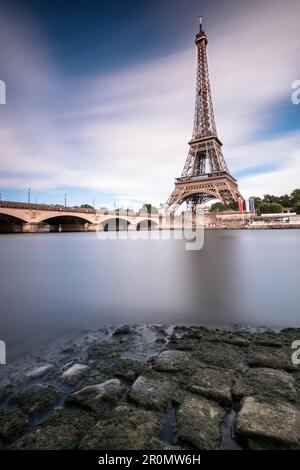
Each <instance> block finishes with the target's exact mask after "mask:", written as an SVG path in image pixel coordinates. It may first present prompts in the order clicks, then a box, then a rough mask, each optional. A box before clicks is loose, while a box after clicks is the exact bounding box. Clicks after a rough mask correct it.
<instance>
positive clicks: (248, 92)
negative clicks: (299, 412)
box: [0, 0, 300, 203]
mask: <svg viewBox="0 0 300 470" xmlns="http://www.w3.org/2000/svg"><path fill="white" fill-rule="evenodd" d="M254 3H255V6H256V8H254V5H253V2H252V8H251V10H249V11H247V12H246V11H245V10H244V11H243V13H242V14H241V10H240V9H239V10H237V12H231V16H229V15H228V18H225V19H223V22H222V29H221V31H220V33H219V34H216V33H215V34H212V38H211V39H212V40H211V43H209V57H210V65H211V78H212V84H213V98H214V104H215V109H216V120H217V127H218V129H219V135H220V138H221V140H223V141H224V143H225V146H224V154H225V158H226V159H227V162H228V165H229V167H230V169H231V171H232V173H233V174H235V173H239V174H240V186H241V190H242V192H243V193H244V194H245V195H246V196H247V195H250V194H253V193H258V194H263V193H264V192H274V193H279V192H287V191H289V190H291V189H293V188H294V187H296V186H299V183H298V181H299V176H300V160H299V157H300V155H299V150H298V149H299V148H300V147H299V143H300V142H299V135H298V133H295V132H293V133H292V132H289V133H288V132H286V130H285V133H283V134H282V135H281V136H280V137H276V138H274V137H273V138H266V137H262V136H263V134H264V130H267V129H269V128H270V127H271V126H272V120H273V119H274V115H273V112H274V110H275V109H277V110H278V106H279V105H280V103H281V102H289V103H290V106H293V105H292V104H291V102H290V93H291V90H290V86H291V82H292V81H293V80H294V79H296V78H299V77H297V74H299V69H298V66H297V61H296V57H299V54H300V40H299V39H300V33H299V28H298V18H299V15H300V4H298V2H296V1H292V0H289V1H288V2H286V3H285V4H281V3H279V2H277V0H275V1H274V2H273V8H271V4H270V2H269V3H268V2H267V3H266V4H265V5H263V4H262V3H261V2H260V1H258V0H257V1H256V2H254ZM271 3H272V2H271ZM269 4H270V7H269ZM287 5H288V6H289V8H288V7H287ZM258 12H259V14H258ZM2 23H3V24H2ZM4 23H5V24H4ZM24 31H27V29H26V30H24V28H23V25H22V23H20V22H15V21H14V22H12V20H11V21H10V22H8V21H3V20H2V21H1V20H0V42H1V43H3V42H5V43H6V44H7V39H9V43H10V47H9V48H4V52H3V51H2V50H1V52H0V59H1V62H2V63H3V64H4V70H5V74H6V76H7V77H1V78H6V81H7V85H8V97H7V101H8V103H7V105H6V106H5V107H4V106H3V107H2V108H1V109H0V141H1V150H0V159H1V163H0V165H1V170H2V176H1V177H0V185H1V186H2V187H10V188H23V187H25V186H34V187H35V188H36V189H37V190H40V191H47V190H51V189H54V188H57V187H68V186H72V187H74V188H76V187H77V188H91V189H92V190H95V191H98V192H102V193H109V194H112V195H115V197H116V198H120V199H125V200H128V199H139V200H151V201H153V202H156V203H157V202H163V201H164V200H166V198H167V197H168V194H169V192H170V191H171V190H172V186H173V178H174V177H176V176H179V175H180V173H181V169H182V166H183V164H184V160H185V157H186V154H187V150H188V148H187V141H188V139H189V138H190V136H191V128H192V118H193V107H194V88H195V85H194V80H195V79H194V72H195V55H194V50H193V45H192V34H191V47H190V48H189V49H187V50H181V51H178V52H177V53H174V54H172V55H170V56H167V57H164V58H160V59H157V60H152V61H150V62H144V63H141V64H137V65H135V66H130V67H127V68H126V67H125V68H124V67H123V68H122V69H120V70H118V71H116V72H114V73H111V74H106V75H103V74H101V75H99V76H98V75H97V74H95V75H93V76H85V77H84V78H80V79H79V78H76V77H73V78H70V77H66V76H65V75H64V73H63V72H62V71H61V70H59V69H58V67H57V66H56V64H55V60H54V58H53V57H52V56H51V53H50V52H49V49H48V47H46V46H45V45H44V44H43V42H41V41H40V39H41V38H40V36H39V35H40V33H39V32H36V35H37V37H38V39H39V40H37V37H34V33H32V34H33V36H31V37H30V36H29V37H28V35H26V34H25V32H24ZM286 32H288V33H289V34H285V33H286ZM36 44H40V45H39V46H37V45H36ZM8 50H9V51H10V54H8ZM279 109H280V108H279ZM299 113H300V107H299ZM254 174H255V176H253V175H254Z"/></svg>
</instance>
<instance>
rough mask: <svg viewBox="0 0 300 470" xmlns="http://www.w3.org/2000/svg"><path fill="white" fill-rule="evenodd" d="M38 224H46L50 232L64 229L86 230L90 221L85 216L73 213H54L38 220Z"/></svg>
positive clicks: (67, 230) (70, 230) (66, 230)
mask: <svg viewBox="0 0 300 470" xmlns="http://www.w3.org/2000/svg"><path fill="white" fill-rule="evenodd" d="M38 223H39V224H46V225H48V226H49V228H50V232H57V231H64V232H72V231H86V230H87V229H88V226H89V224H90V221H89V220H88V219H86V218H85V217H82V216H78V215H77V214H74V215H66V214H62V215H54V216H50V217H45V218H43V219H42V220H39V222H38Z"/></svg>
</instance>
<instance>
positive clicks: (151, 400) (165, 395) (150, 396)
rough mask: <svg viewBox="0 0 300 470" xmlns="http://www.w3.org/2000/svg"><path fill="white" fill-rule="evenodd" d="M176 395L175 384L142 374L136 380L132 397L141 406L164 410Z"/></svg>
mask: <svg viewBox="0 0 300 470" xmlns="http://www.w3.org/2000/svg"><path fill="white" fill-rule="evenodd" d="M173 395H174V385H173V384H172V383H171V382H167V381H165V380H159V379H153V378H149V377H145V376H142V375H141V376H140V377H138V378H137V379H136V381H135V382H134V384H133V386H132V389H131V391H130V398H131V399H132V400H133V401H135V402H136V403H138V404H139V405H141V406H145V407H146V408H153V409H158V410H162V409H164V408H166V407H167V406H168V405H169V403H170V402H171V400H172V397H173Z"/></svg>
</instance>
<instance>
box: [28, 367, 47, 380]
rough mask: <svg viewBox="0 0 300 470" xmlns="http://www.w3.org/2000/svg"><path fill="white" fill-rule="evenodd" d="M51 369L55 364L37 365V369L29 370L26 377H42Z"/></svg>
mask: <svg viewBox="0 0 300 470" xmlns="http://www.w3.org/2000/svg"><path fill="white" fill-rule="evenodd" d="M51 369H53V365H51V364H45V365H43V366H39V367H36V368H35V369H32V370H31V371H29V372H27V374H26V377H28V378H29V379H36V378H38V377H42V376H43V375H45V374H46V373H47V372H49V371H50V370H51Z"/></svg>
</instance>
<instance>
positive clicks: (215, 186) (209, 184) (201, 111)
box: [166, 17, 241, 213]
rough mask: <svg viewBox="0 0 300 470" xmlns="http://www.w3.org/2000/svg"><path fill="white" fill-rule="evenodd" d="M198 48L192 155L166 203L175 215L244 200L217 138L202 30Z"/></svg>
mask: <svg viewBox="0 0 300 470" xmlns="http://www.w3.org/2000/svg"><path fill="white" fill-rule="evenodd" d="M195 43H196V47H197V79H196V104H195V118H194V127H193V135H192V139H191V140H190V142H189V146H190V148H189V153H188V156H187V159H186V161H185V165H184V168H183V171H182V174H181V177H180V178H176V181H175V189H174V191H173V192H172V194H171V196H170V197H169V199H168V201H167V203H166V209H167V213H175V211H176V210H177V208H178V207H179V206H180V205H181V204H182V203H183V202H186V203H187V206H188V208H190V209H191V210H192V211H196V210H197V206H198V205H199V204H203V203H204V202H207V201H209V200H211V199H219V200H220V201H221V202H223V203H225V204H230V203H231V202H233V201H237V200H238V198H240V197H241V194H240V192H239V190H238V186H237V181H236V179H235V178H233V176H231V175H230V173H229V170H228V167H227V165H226V162H225V159H224V157H223V154H222V142H221V141H220V140H219V138H218V135H217V129H216V124H215V117H214V110H213V104H212V97H211V88H210V80H209V71H208V60H207V36H206V34H205V32H204V31H203V30H202V20H201V17H200V31H199V33H198V34H196V39H195Z"/></svg>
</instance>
